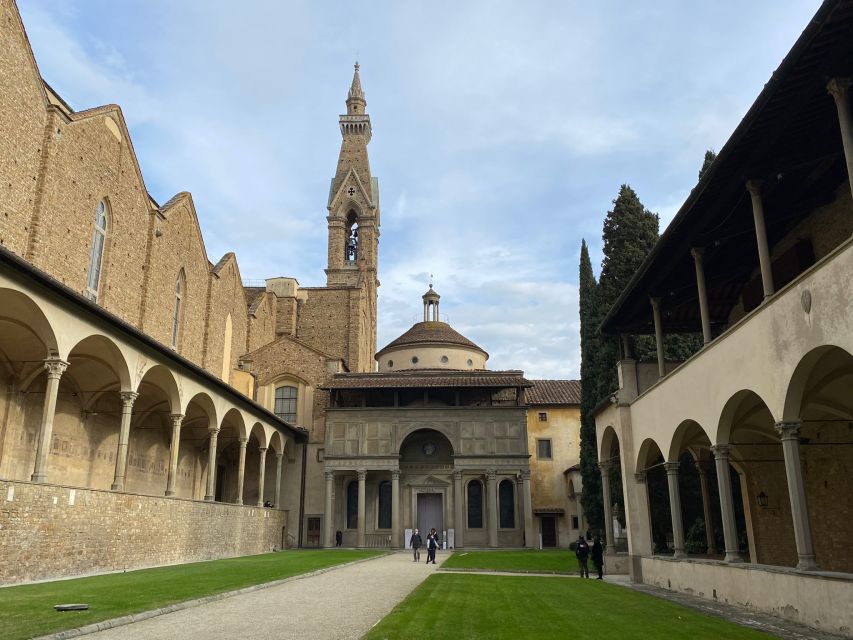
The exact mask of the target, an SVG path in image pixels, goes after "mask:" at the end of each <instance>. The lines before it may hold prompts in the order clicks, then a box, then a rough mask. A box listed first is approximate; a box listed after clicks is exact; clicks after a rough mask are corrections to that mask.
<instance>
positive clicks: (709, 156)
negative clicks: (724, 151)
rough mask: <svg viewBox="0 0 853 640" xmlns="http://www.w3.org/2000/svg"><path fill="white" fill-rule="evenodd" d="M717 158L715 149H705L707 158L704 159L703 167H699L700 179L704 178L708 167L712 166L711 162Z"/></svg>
mask: <svg viewBox="0 0 853 640" xmlns="http://www.w3.org/2000/svg"><path fill="white" fill-rule="evenodd" d="M716 158H717V152H716V151H714V150H713V149H708V150H707V151H705V159H704V160H703V161H702V168H701V169H699V179H700V180H701V179H702V176H704V175H705V172H706V171H707V170H708V167H710V166H711V163H712V162H714V160H715V159H716Z"/></svg>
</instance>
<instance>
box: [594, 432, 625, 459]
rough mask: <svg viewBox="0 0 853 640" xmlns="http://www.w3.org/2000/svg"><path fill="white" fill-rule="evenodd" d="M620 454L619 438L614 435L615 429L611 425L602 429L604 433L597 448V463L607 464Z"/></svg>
mask: <svg viewBox="0 0 853 640" xmlns="http://www.w3.org/2000/svg"><path fill="white" fill-rule="evenodd" d="M614 449H615V450H616V451H615V455H617V456H618V455H619V454H620V452H621V449H620V445H619V436H618V435H617V434H616V429H614V428H613V426H611V425H607V426H606V427H605V428H604V433H602V434H601V445H600V446H599V447H598V461H599V462H607V461H608V460H611V459H612V458H613V457H614Z"/></svg>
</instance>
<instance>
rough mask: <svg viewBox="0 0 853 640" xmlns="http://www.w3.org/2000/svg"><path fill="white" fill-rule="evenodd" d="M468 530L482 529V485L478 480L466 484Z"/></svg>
mask: <svg viewBox="0 0 853 640" xmlns="http://www.w3.org/2000/svg"><path fill="white" fill-rule="evenodd" d="M468 528H469V529H482V528H483V484H482V483H481V482H480V481H479V480H472V481H471V482H469V483H468Z"/></svg>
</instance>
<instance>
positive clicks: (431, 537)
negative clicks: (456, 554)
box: [427, 527, 438, 564]
mask: <svg viewBox="0 0 853 640" xmlns="http://www.w3.org/2000/svg"><path fill="white" fill-rule="evenodd" d="M437 550H438V531H436V530H435V527H433V528H432V529H430V530H429V534H427V564H429V563H430V561H432V563H433V564H435V552H436V551H437Z"/></svg>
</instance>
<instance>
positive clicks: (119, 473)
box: [110, 391, 139, 491]
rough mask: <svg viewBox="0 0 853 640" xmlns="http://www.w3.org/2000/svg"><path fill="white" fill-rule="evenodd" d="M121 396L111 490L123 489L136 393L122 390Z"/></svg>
mask: <svg viewBox="0 0 853 640" xmlns="http://www.w3.org/2000/svg"><path fill="white" fill-rule="evenodd" d="M119 395H120V396H121V427H120V428H119V433H118V447H117V448H116V472H115V477H114V478H113V484H112V486H111V487H110V489H112V490H113V491H124V481H125V478H126V476H127V450H128V445H129V443H130V419H131V418H132V417H133V403H134V402H135V401H136V398H137V396H138V395H139V394H138V393H134V392H133V391H122V392H120V393H119Z"/></svg>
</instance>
